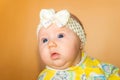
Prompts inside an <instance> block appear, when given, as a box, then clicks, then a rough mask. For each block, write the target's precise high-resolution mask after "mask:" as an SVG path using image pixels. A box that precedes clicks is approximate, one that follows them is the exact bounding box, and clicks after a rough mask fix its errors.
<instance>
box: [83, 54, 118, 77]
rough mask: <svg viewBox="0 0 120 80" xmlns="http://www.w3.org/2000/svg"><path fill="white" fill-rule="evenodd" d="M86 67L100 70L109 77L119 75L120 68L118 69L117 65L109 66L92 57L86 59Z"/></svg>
mask: <svg viewBox="0 0 120 80" xmlns="http://www.w3.org/2000/svg"><path fill="white" fill-rule="evenodd" d="M84 65H85V66H86V68H88V69H93V70H95V69H97V70H98V69H99V70H100V71H101V72H103V73H104V74H105V75H106V76H107V77H108V76H110V75H111V74H115V75H118V72H119V68H118V67H116V66H115V65H112V64H109V63H105V62H102V61H100V60H98V59H95V58H91V57H89V56H88V57H86V59H85V61H84Z"/></svg>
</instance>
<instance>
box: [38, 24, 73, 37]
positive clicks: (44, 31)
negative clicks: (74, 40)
mask: <svg viewBox="0 0 120 80" xmlns="http://www.w3.org/2000/svg"><path fill="white" fill-rule="evenodd" d="M58 32H64V33H70V32H73V31H72V30H70V29H69V28H68V27H67V26H63V27H58V26H56V25H54V24H53V25H51V26H49V27H48V28H45V27H42V28H41V29H40V31H39V34H40V35H42V34H51V33H55V34H56V33H58Z"/></svg>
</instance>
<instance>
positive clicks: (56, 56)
mask: <svg viewBox="0 0 120 80" xmlns="http://www.w3.org/2000/svg"><path fill="white" fill-rule="evenodd" d="M59 57H60V54H59V53H56V52H53V53H51V59H53V60H55V59H58V58H59Z"/></svg>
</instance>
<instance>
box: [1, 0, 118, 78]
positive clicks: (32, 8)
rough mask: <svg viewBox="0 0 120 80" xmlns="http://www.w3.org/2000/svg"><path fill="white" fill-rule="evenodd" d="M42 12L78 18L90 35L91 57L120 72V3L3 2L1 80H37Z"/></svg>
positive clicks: (85, 0)
mask: <svg viewBox="0 0 120 80" xmlns="http://www.w3.org/2000/svg"><path fill="white" fill-rule="evenodd" d="M42 8H54V9H55V10H61V9H68V10H69V11H71V12H72V13H73V14H75V15H76V16H77V17H78V18H79V19H80V20H81V21H82V23H83V25H84V27H85V30H86V33H87V43H86V46H85V50H86V52H87V54H88V55H89V56H93V57H95V58H98V59H100V60H101V61H104V62H108V63H112V64H114V65H116V66H118V67H119V68H120V0H0V80H36V79H37V76H38V74H39V72H40V71H41V69H42V67H43V63H42V62H41V61H40V58H39V54H38V48H37V38H36V28H37V25H38V23H39V11H40V9H42Z"/></svg>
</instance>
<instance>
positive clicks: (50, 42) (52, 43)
mask: <svg viewBox="0 0 120 80" xmlns="http://www.w3.org/2000/svg"><path fill="white" fill-rule="evenodd" d="M48 47H49V48H52V47H57V44H56V43H55V42H54V41H49V43H48Z"/></svg>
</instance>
